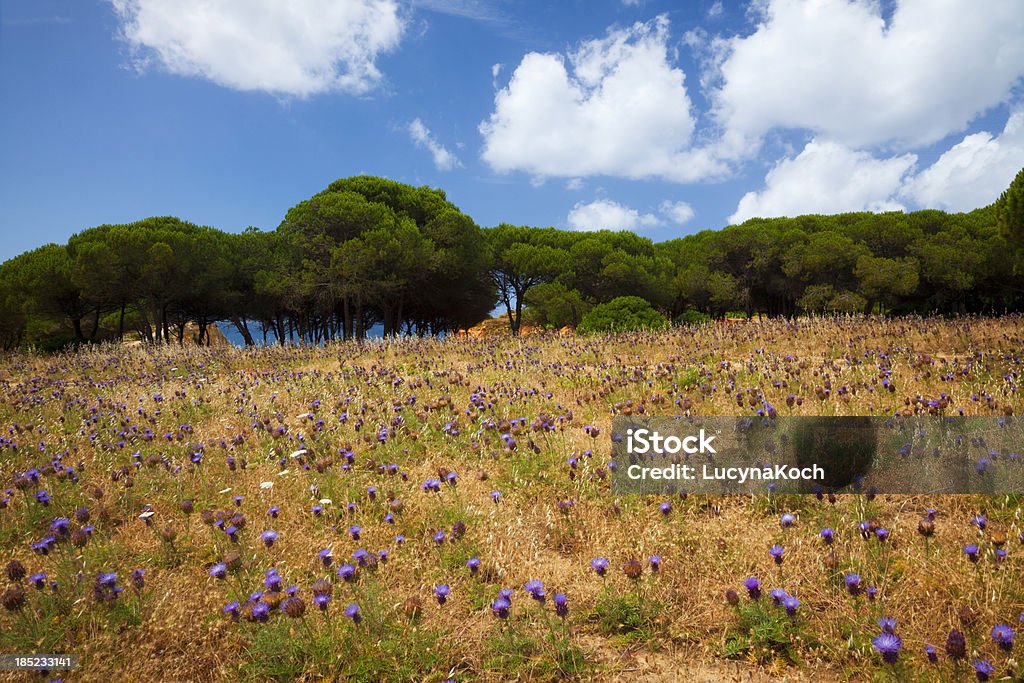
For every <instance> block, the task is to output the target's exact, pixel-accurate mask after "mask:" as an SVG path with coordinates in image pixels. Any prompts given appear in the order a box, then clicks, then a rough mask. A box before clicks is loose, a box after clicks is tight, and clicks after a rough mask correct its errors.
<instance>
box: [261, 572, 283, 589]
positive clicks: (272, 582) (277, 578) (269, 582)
mask: <svg viewBox="0 0 1024 683" xmlns="http://www.w3.org/2000/svg"><path fill="white" fill-rule="evenodd" d="M263 586H264V587H265V588H266V589H267V590H269V591H271V592H273V593H277V592H278V591H280V590H281V575H280V574H278V573H277V570H276V569H274V568H273V567H271V568H270V569H268V570H267V573H266V576H265V578H264V579H263Z"/></svg>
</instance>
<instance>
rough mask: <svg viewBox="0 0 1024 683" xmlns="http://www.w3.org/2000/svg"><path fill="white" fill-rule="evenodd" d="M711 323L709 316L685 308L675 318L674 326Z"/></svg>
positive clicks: (693, 309)
mask: <svg viewBox="0 0 1024 683" xmlns="http://www.w3.org/2000/svg"><path fill="white" fill-rule="evenodd" d="M710 321H711V316H710V315H708V314H707V313H701V312H700V311H698V310H697V309H695V308H687V309H686V310H685V311H683V312H682V313H680V314H679V316H678V317H677V318H676V325H701V324H703V323H706V322H710Z"/></svg>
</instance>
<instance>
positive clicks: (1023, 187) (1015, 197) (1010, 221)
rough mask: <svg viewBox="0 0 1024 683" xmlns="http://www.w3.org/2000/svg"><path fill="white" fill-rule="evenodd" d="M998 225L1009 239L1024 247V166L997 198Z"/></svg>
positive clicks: (1000, 230)
mask: <svg viewBox="0 0 1024 683" xmlns="http://www.w3.org/2000/svg"><path fill="white" fill-rule="evenodd" d="M995 209H996V227H998V228H999V232H1001V233H1002V234H1003V235H1004V236H1005V237H1006V239H1007V240H1009V241H1010V242H1011V243H1012V244H1015V245H1016V246H1018V247H1024V168H1022V169H1021V170H1020V172H1019V173H1017V177H1016V178H1014V179H1013V182H1012V183H1010V186H1009V187H1008V188H1006V191H1005V192H1003V193H1002V194H1001V195H999V199H997V200H996V204H995Z"/></svg>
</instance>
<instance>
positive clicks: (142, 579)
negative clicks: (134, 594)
mask: <svg viewBox="0 0 1024 683" xmlns="http://www.w3.org/2000/svg"><path fill="white" fill-rule="evenodd" d="M145 586H146V572H145V571H144V570H142V569H133V570H132V587H134V588H135V590H139V591H140V590H142V589H143V588H144V587H145Z"/></svg>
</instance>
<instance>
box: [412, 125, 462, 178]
mask: <svg viewBox="0 0 1024 683" xmlns="http://www.w3.org/2000/svg"><path fill="white" fill-rule="evenodd" d="M409 137H411V138H412V141H413V142H414V143H416V146H417V147H419V148H420V149H425V150H427V151H428V152H430V155H431V156H432V157H433V158H434V166H435V167H437V170H439V171H450V170H452V169H453V168H456V167H458V166H461V165H462V164H461V163H460V162H459V160H458V159H457V158H456V157H455V155H454V154H452V153H451V152H449V151H448V149H447V148H445V146H444V145H442V144H441V143H440V142H438V141H437V139H436V138H435V137H434V134H433V133H431V132H430V129H429V128H427V127H426V126H425V125H423V122H422V121H420V120H419V119H418V118H417V119H413V121H412V123H410V124H409Z"/></svg>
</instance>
